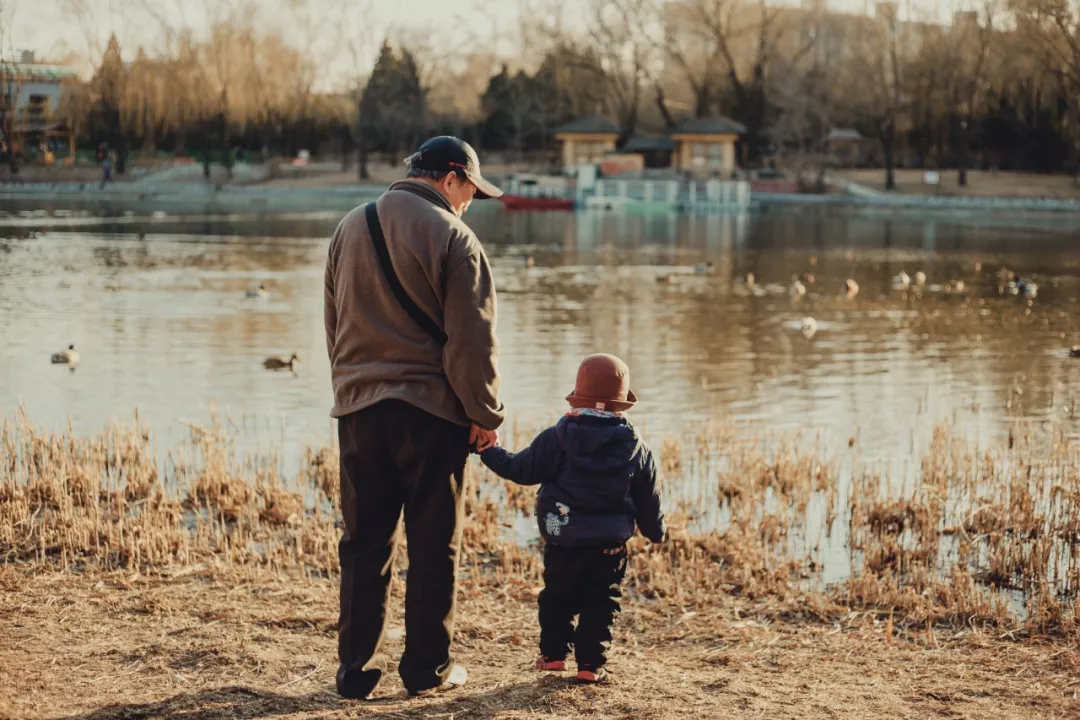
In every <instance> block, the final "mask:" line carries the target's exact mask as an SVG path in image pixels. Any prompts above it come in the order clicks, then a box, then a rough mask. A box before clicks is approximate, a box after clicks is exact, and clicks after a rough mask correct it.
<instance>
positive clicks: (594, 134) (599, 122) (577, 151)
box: [554, 115, 619, 171]
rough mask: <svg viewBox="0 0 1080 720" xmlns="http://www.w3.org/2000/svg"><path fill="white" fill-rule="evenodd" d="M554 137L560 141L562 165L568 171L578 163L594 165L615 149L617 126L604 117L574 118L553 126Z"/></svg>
mask: <svg viewBox="0 0 1080 720" xmlns="http://www.w3.org/2000/svg"><path fill="white" fill-rule="evenodd" d="M554 132H555V139H556V140H558V141H559V142H561V143H562V165H563V170H564V171H570V170H573V169H574V168H576V167H577V166H578V165H595V164H599V163H601V162H603V160H604V156H605V155H607V154H608V153H612V152H614V151H615V142H616V141H617V140H618V139H619V128H618V127H616V125H615V123H613V122H611V121H610V120H608V119H607V118H605V117H601V116H599V115H594V116H593V117H587V118H581V119H580V120H574V121H573V122H570V123H567V124H566V125H563V126H561V127H557V128H555V131H554Z"/></svg>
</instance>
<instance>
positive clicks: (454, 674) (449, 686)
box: [409, 663, 469, 697]
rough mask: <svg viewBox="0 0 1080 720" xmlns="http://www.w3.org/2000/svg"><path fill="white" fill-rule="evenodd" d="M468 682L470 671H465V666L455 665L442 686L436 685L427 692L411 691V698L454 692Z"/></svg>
mask: <svg viewBox="0 0 1080 720" xmlns="http://www.w3.org/2000/svg"><path fill="white" fill-rule="evenodd" d="M467 682H469V671H468V670H466V669H465V666H464V665H458V664H456V663H455V664H454V667H452V668H451V669H450V674H449V675H447V676H446V679H445V680H443V682H442V685H436V686H435V687H433V688H427V689H426V690H410V691H409V697H425V696H427V695H434V694H435V693H437V692H443V691H446V690H454V689H455V688H459V687H461V686H462V685H464V684H465V683H467Z"/></svg>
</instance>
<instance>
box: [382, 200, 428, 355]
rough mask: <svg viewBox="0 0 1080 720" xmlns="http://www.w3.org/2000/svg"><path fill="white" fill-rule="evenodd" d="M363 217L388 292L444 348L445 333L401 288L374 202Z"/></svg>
mask: <svg viewBox="0 0 1080 720" xmlns="http://www.w3.org/2000/svg"><path fill="white" fill-rule="evenodd" d="M364 216H365V217H366V218H367V226H368V233H369V234H370V235H371V242H372V243H373V244H374V245H375V254H376V255H378V256H379V265H381V266H382V272H383V277H385V278H386V282H387V283H388V284H389V285H390V291H391V292H393V293H394V297H396V298H397V301H398V302H399V303H401V307H402V308H404V309H405V312H407V313H408V314H409V317H411V318H412V319H413V320H414V321H416V324H417V325H419V326H420V327H421V328H423V329H424V332H426V333H427V334H428V335H430V336H431V339H432V340H434V341H435V342H436V343H438V344H439V346H440V347H441V346H445V345H446V341H447V339H448V338H447V337H446V333H444V332H443V331H442V328H440V327H439V325H438V323H436V322H435V321H434V320H432V319H431V318H430V317H428V316H427V314H426V313H425V312H424V311H423V310H421V309H420V306H419V305H417V304H416V303H415V302H413V299H412V298H411V297H409V294H408V293H406V292H405V288H404V287H402V286H401V280H399V279H398V276H397V273H396V272H394V264H393V263H392V262H391V261H390V251H389V250H388V249H387V247H386V236H385V235H383V230H382V223H380V222H379V211H378V209H377V208H376V207H375V203H374V201H372V202H369V203H368V204H367V207H365V208H364Z"/></svg>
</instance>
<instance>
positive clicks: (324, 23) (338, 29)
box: [0, 0, 970, 75]
mask: <svg viewBox="0 0 1080 720" xmlns="http://www.w3.org/2000/svg"><path fill="white" fill-rule="evenodd" d="M245 1H246V2H247V3H249V5H250V6H252V7H254V8H255V9H256V11H257V12H258V14H259V16H260V17H261V18H263V19H264V20H265V21H266V22H268V23H274V22H277V23H278V24H279V26H280V27H281V28H282V29H283V30H284V31H285V35H286V36H287V37H289V36H290V35H291V36H292V37H293V38H295V39H296V40H297V42H298V44H300V45H303V44H304V43H305V42H315V52H316V53H318V54H319V55H318V56H319V57H322V58H325V64H326V65H327V66H328V67H329V71H328V72H329V73H330V74H331V75H346V74H348V73H349V72H350V71H351V70H352V69H353V68H354V67H355V66H356V65H357V63H358V62H359V63H362V64H367V65H370V63H371V62H373V61H374V57H375V52H376V51H377V47H378V40H379V39H381V37H383V36H384V35H387V34H394V33H398V32H410V31H413V32H424V33H426V35H427V37H429V38H440V37H441V36H443V35H445V36H446V42H447V43H448V45H452V46H454V47H456V48H457V50H458V51H459V52H460V51H461V48H462V46H465V49H466V50H468V49H472V46H475V47H476V49H477V50H481V51H483V50H493V51H494V52H495V53H496V54H498V55H500V56H503V57H512V56H514V55H515V54H516V53H517V50H518V47H517V41H516V39H515V38H516V37H518V28H519V17H521V16H525V17H536V15H537V14H539V15H542V16H546V17H547V18H549V19H550V18H552V17H553V16H554V15H555V14H556V13H561V17H562V18H563V22H564V24H565V26H567V27H572V26H573V25H574V24H575V22H577V23H580V22H582V20H581V16H582V15H584V14H585V13H584V12H583V10H584V9H585V8H586V7H587V4H588V0H0V20H3V19H5V18H6V19H7V23H5V24H8V25H10V27H11V28H12V32H10V33H8V38H7V39H6V40H3V41H2V42H3V46H2V47H0V54H4V55H7V54H9V53H12V52H13V51H14V53H15V54H17V53H18V51H20V50H24V49H27V50H34V51H35V52H36V53H37V55H38V57H43V58H49V59H58V58H64V57H67V56H71V55H75V56H78V57H80V58H82V59H83V62H84V63H86V62H87V60H88V59H89V60H90V61H92V60H93V59H95V58H97V57H100V54H101V51H102V50H103V49H104V46H105V43H106V42H107V40H108V37H109V35H110V33H116V35H117V36H118V38H119V40H120V44H121V47H122V48H123V50H124V55H125V56H126V59H131V58H133V57H134V55H135V53H136V51H137V50H138V47H139V45H143V46H145V47H146V48H147V51H148V53H149V54H153V50H154V48H155V47H156V46H158V45H160V43H161V38H162V37H163V35H164V33H165V32H166V31H165V30H164V28H165V27H170V28H173V29H180V28H185V27H187V28H192V29H194V30H195V31H196V32H201V31H205V29H206V28H207V27H209V25H210V24H211V22H212V19H213V17H214V14H215V13H220V12H223V11H222V8H227V7H230V6H233V7H237V6H240V5H241V4H242V3H243V2H245ZM906 1H907V2H913V3H916V4H921V5H923V6H924V7H932V8H937V9H938V11H939V12H943V13H944V14H945V16H947V15H948V11H947V10H946V9H944V8H945V6H949V7H952V6H954V5H956V4H958V3H960V4H962V3H965V2H969V1H970V0H906ZM779 2H783V3H792V4H794V3H797V2H799V0H779ZM868 2H869V3H870V5H871V6H872V4H873V0H828V6H829V7H830V8H832V9H834V10H842V11H847V12H858V11H860V10H862V9H863V8H864V7H866V6H867V3H868ZM904 3H905V0H901V1H900V4H901V5H903V4H904ZM304 22H307V23H308V27H307V28H306V29H298V28H301V26H302V24H303V23H304ZM304 38H311V39H307V40H305V39H304ZM323 38H325V41H324V40H323ZM346 43H352V44H354V45H355V46H356V47H357V49H358V51H357V52H356V53H352V52H351V51H347V50H343V49H342V46H343V45H344V44H346ZM80 69H81V70H83V71H84V72H85V71H87V69H88V64H87V66H85V67H82V68H80Z"/></svg>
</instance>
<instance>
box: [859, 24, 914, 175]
mask: <svg viewBox="0 0 1080 720" xmlns="http://www.w3.org/2000/svg"><path fill="white" fill-rule="evenodd" d="M855 30H856V31H855V32H854V33H853V37H851V41H852V45H851V49H852V51H853V55H852V57H851V61H850V62H849V63H847V64H846V66H845V72H846V74H847V82H846V87H849V88H850V89H851V92H852V97H853V98H854V102H855V104H856V106H857V108H858V111H859V112H861V113H862V114H864V115H865V116H866V117H868V118H871V120H872V122H873V124H874V126H875V130H876V133H877V136H878V140H879V141H880V142H881V149H882V155H883V156H884V160H885V189H886V190H895V189H896V176H895V171H894V168H895V165H896V139H897V133H898V125H900V124H901V123H903V122H906V121H907V120H908V117H907V111H908V104H907V95H906V94H905V81H906V75H907V69H908V57H909V55H908V53H909V51H910V49H911V48H912V47H913V46H914V44H915V42H916V39H915V38H913V37H911V34H910V33H909V32H907V31H908V30H909V28H908V27H907V26H906V25H905V23H903V22H901V20H900V18H899V16H898V14H897V12H896V6H895V5H883V6H881V9H880V11H879V12H878V14H877V16H876V17H873V18H869V17H861V18H858V19H857V21H856V28H855Z"/></svg>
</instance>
